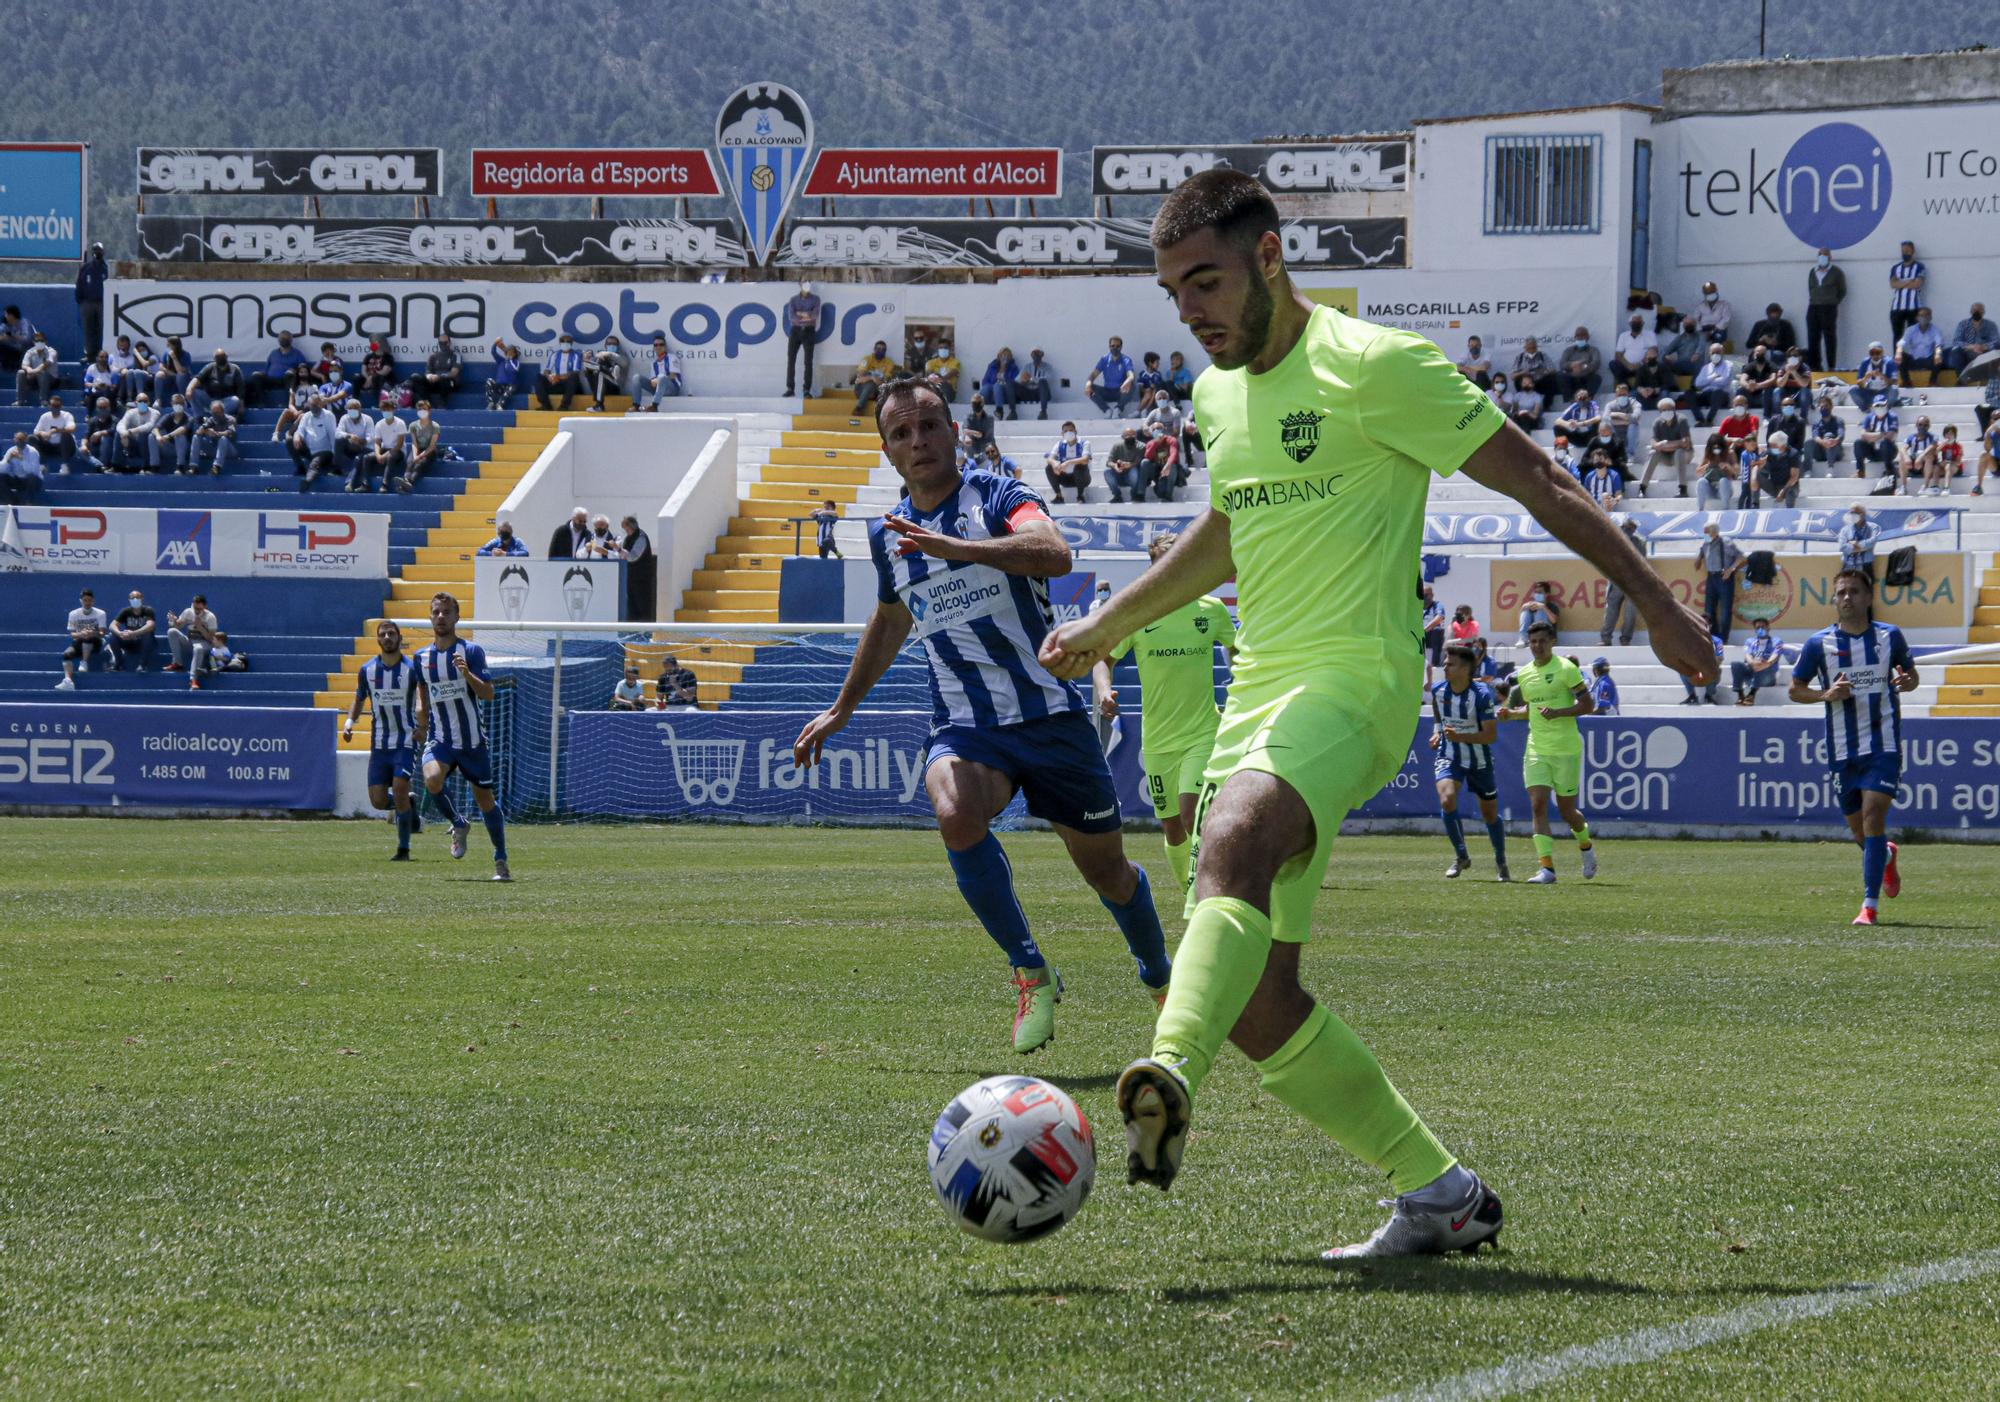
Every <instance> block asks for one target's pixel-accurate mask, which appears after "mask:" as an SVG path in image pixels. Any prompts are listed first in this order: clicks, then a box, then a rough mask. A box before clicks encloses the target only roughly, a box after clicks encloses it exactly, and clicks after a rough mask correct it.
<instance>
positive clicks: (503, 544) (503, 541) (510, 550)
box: [473, 521, 528, 555]
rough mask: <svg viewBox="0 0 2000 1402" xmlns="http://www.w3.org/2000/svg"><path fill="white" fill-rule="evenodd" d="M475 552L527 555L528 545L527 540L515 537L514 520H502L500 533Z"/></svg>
mask: <svg viewBox="0 0 2000 1402" xmlns="http://www.w3.org/2000/svg"><path fill="white" fill-rule="evenodd" d="M473 553H474V554H475V555H526V554H527V553H528V547H527V545H526V543H525V542H523V541H519V540H516V539H515V538H514V523H513V522H512V521H502V522H501V523H500V529H499V532H498V534H496V535H495V536H494V537H493V539H491V540H489V541H487V542H486V544H484V545H482V546H480V547H479V549H477V550H475V551H474V552H473Z"/></svg>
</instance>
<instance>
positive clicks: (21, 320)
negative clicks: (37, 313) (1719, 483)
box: [0, 305, 35, 373]
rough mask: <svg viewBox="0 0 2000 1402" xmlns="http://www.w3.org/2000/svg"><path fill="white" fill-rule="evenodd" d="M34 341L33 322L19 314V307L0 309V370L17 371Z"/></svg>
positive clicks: (10, 306)
mask: <svg viewBox="0 0 2000 1402" xmlns="http://www.w3.org/2000/svg"><path fill="white" fill-rule="evenodd" d="M34 342H35V324H34V323H33V322H32V321H29V320H28V319H27V318H26V317H24V316H22V315H21V309H20V308H19V307H16V306H12V305H9V306H8V307H6V308H4V309H0V371H4V372H8V373H12V372H14V371H18V370H19V369H20V368H21V360H22V358H23V357H24V356H26V355H27V353H28V347H29V346H31V345H33V344H34Z"/></svg>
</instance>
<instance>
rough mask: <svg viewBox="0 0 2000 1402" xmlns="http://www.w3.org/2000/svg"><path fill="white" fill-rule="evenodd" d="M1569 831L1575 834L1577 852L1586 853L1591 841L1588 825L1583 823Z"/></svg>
mask: <svg viewBox="0 0 2000 1402" xmlns="http://www.w3.org/2000/svg"><path fill="white" fill-rule="evenodd" d="M1570 831H1571V832H1572V833H1574V834H1576V850H1577V851H1579V852H1588V851H1589V850H1590V844H1591V840H1592V839H1591V836H1590V824H1589V823H1583V824H1581V825H1579V826H1577V827H1573V828H1571V829H1570Z"/></svg>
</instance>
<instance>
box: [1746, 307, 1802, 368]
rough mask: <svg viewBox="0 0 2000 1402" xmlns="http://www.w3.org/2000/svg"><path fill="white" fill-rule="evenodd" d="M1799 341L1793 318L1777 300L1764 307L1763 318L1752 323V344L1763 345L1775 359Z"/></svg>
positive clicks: (1781, 356)
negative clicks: (1788, 315) (1787, 314)
mask: <svg viewBox="0 0 2000 1402" xmlns="http://www.w3.org/2000/svg"><path fill="white" fill-rule="evenodd" d="M1798 343H1799V333H1798V332H1797V331H1795V330H1793V329H1792V322H1791V318H1789V317H1787V316H1786V315H1785V309H1784V308H1783V307H1782V306H1780V305H1779V304H1778V303H1776V302H1772V303H1770V304H1769V305H1768V306H1766V307H1765V308H1764V315H1763V318H1762V319H1761V320H1758V321H1753V322H1751V323H1750V344H1751V345H1752V346H1753V347H1754V346H1762V347H1763V348H1764V349H1765V350H1767V351H1769V352H1770V353H1771V358H1772V359H1773V360H1778V359H1781V358H1783V356H1784V354H1785V352H1786V351H1788V350H1791V349H1792V348H1793V347H1795V346H1797V345H1798Z"/></svg>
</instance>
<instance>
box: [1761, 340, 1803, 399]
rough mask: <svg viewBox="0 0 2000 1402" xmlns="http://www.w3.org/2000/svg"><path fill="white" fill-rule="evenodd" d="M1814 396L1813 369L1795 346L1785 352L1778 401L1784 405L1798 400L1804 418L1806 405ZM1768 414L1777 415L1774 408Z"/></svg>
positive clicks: (1779, 377)
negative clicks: (1809, 398) (1809, 397)
mask: <svg viewBox="0 0 2000 1402" xmlns="http://www.w3.org/2000/svg"><path fill="white" fill-rule="evenodd" d="M1811 394H1812V367H1810V366H1809V365H1807V364H1806V357H1805V352H1803V351H1801V350H1800V349H1799V348H1798V347H1797V346H1793V347H1792V348H1791V349H1790V350H1789V351H1787V352H1785V361H1784V364H1782V365H1780V366H1779V367H1778V399H1779V402H1780V403H1782V402H1784V401H1787V400H1797V401H1798V405H1799V413H1800V414H1801V416H1803V414H1804V412H1805V408H1804V406H1805V403H1806V399H1807V397H1808V396H1810V395H1811ZM1768 412H1770V413H1776V412H1777V409H1776V408H1775V407H1774V408H1772V409H1770V410H1769V411H1768Z"/></svg>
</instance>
